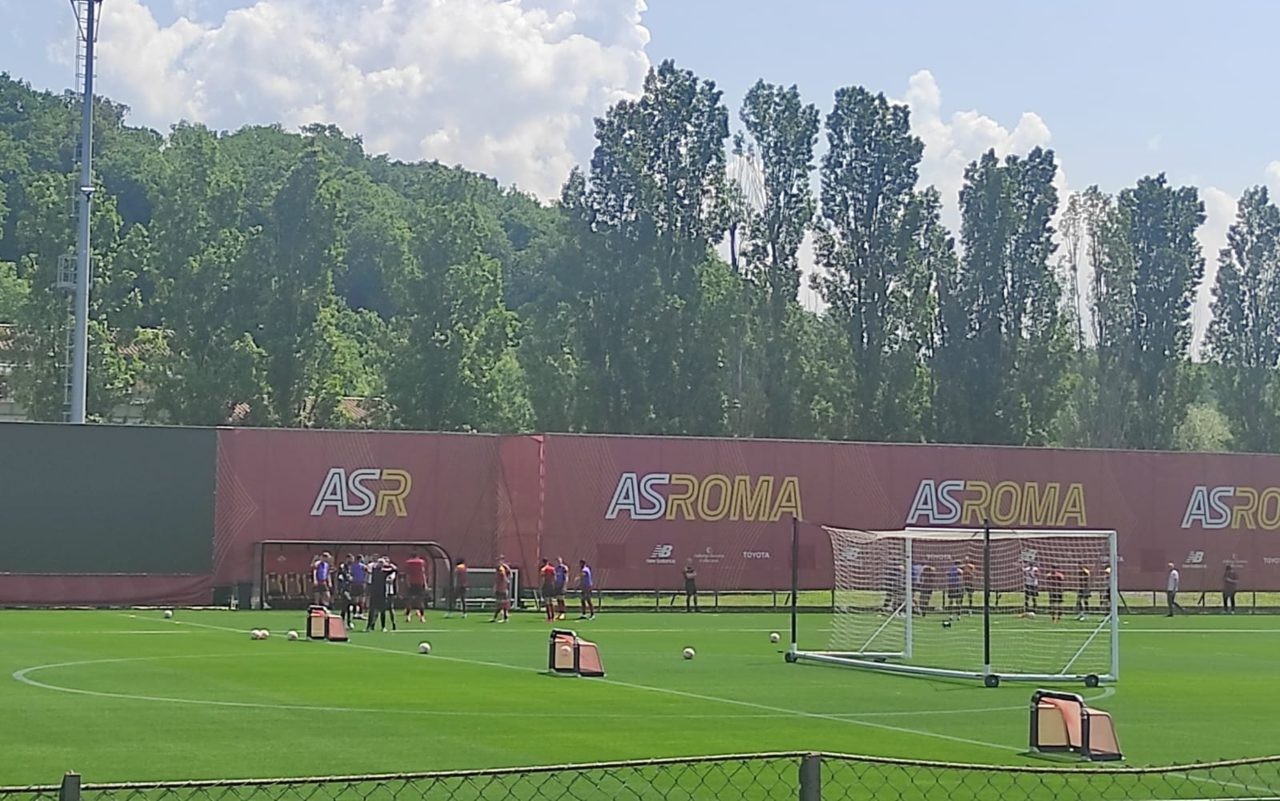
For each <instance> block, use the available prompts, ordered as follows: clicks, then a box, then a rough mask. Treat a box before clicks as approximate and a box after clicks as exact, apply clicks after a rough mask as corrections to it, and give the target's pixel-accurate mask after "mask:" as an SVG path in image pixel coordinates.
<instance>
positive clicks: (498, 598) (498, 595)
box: [489, 556, 511, 623]
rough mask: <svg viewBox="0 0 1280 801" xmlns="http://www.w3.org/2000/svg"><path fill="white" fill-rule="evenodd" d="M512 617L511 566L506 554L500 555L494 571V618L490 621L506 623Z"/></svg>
mask: <svg viewBox="0 0 1280 801" xmlns="http://www.w3.org/2000/svg"><path fill="white" fill-rule="evenodd" d="M510 619H511V568H510V567H509V566H508V565H507V558H506V557H505V556H499V557H498V567H497V569H496V570H494V571H493V618H492V619H491V620H490V621H489V622H490V623H506V622H507V621H508V620H510Z"/></svg>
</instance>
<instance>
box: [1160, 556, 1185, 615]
mask: <svg viewBox="0 0 1280 801" xmlns="http://www.w3.org/2000/svg"><path fill="white" fill-rule="evenodd" d="M1181 583H1182V576H1181V575H1179V573H1178V568H1176V567H1174V565H1173V562H1170V563H1169V580H1168V582H1167V583H1166V584H1165V588H1164V589H1165V595H1166V597H1167V599H1168V601H1169V614H1167V615H1165V617H1173V610H1175V609H1177V610H1178V611H1179V612H1185V611H1186V610H1185V609H1183V608H1182V604H1180V603H1178V587H1179V586H1180V585H1181Z"/></svg>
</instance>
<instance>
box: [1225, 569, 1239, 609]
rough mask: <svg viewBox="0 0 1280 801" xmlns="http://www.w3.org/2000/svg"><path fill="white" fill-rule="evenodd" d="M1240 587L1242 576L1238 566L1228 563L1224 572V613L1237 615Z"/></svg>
mask: <svg viewBox="0 0 1280 801" xmlns="http://www.w3.org/2000/svg"><path fill="white" fill-rule="evenodd" d="M1239 586H1240V574H1239V573H1237V572H1236V566H1235V565H1233V564H1231V563H1230V562H1227V566H1226V569H1224V570H1223V571H1222V611H1223V612H1226V613H1227V614H1228V615H1234V614H1235V613H1236V589H1237V588H1239Z"/></svg>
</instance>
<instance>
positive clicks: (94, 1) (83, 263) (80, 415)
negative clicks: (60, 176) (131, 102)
mask: <svg viewBox="0 0 1280 801" xmlns="http://www.w3.org/2000/svg"><path fill="white" fill-rule="evenodd" d="M101 2H102V0H72V8H73V10H75V11H76V20H77V23H79V24H78V35H79V37H80V45H81V46H82V47H83V48H84V84H83V86H82V93H81V101H80V106H81V121H80V184H79V186H78V187H77V188H76V203H77V206H78V212H79V214H78V215H77V223H78V224H79V225H78V227H77V231H76V287H75V300H74V302H73V306H72V314H73V316H74V320H75V321H74V324H73V325H74V328H75V330H74V332H73V335H72V348H71V350H72V352H71V387H70V396H71V397H70V399H69V400H70V406H71V409H70V414H69V417H68V420H69V422H72V423H83V422H84V421H85V406H86V401H87V398H88V368H89V287H90V278H91V277H92V276H91V274H90V271H91V265H90V260H89V241H90V240H89V215H90V211H91V210H92V207H93V62H94V48H95V45H96V44H97V39H98V6H99V4H100V3H101ZM81 7H82V8H83V12H84V13H83V15H81V13H80V11H81Z"/></svg>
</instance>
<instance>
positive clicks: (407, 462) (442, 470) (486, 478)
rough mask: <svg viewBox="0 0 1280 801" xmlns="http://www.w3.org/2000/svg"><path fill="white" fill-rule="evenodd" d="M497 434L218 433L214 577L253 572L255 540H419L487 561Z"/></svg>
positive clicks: (229, 578) (221, 579) (225, 579)
mask: <svg viewBox="0 0 1280 801" xmlns="http://www.w3.org/2000/svg"><path fill="white" fill-rule="evenodd" d="M500 442H501V440H500V439H499V438H498V437H491V436H482V435H470V434H418V433H409V432H363V431H297V430H278V429H224V430H221V431H219V432H218V471H217V486H218V508H217V517H216V533H215V536H214V561H215V580H216V583H218V584H220V585H223V584H232V583H236V582H244V581H251V580H253V579H255V578H256V577H257V565H256V564H255V554H254V546H255V544H256V543H258V542H261V541H263V540H330V541H340V542H345V543H358V542H376V541H426V540H433V541H436V542H439V543H440V544H442V545H443V546H444V547H445V548H446V549H447V550H449V552H450V553H451V554H455V555H464V556H470V555H471V554H476V555H477V556H474V557H470V558H473V559H482V560H485V561H487V560H489V559H491V558H492V551H493V548H494V537H495V532H496V530H497V523H496V515H497V502H496V498H495V487H497V486H498V469H499V465H498V449H499V444H500Z"/></svg>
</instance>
